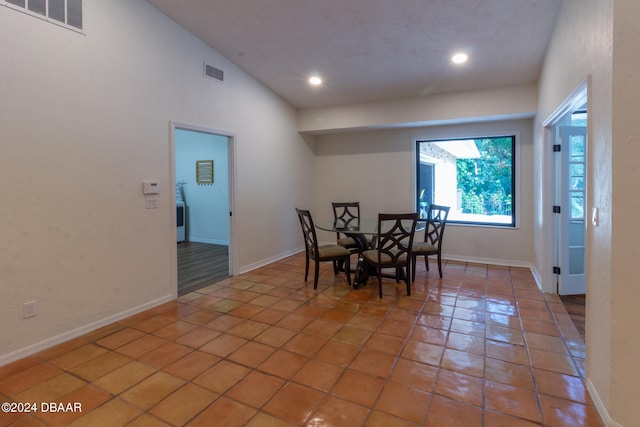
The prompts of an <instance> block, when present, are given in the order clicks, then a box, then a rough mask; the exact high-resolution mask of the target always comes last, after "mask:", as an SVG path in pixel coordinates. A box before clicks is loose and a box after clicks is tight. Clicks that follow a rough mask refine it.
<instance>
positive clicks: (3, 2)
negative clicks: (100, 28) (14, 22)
mask: <svg viewBox="0 0 640 427" xmlns="http://www.w3.org/2000/svg"><path fill="white" fill-rule="evenodd" d="M41 1H43V2H44V8H45V9H44V13H39V12H38V11H35V10H33V9H31V8H30V7H29V0H24V6H22V5H19V4H15V3H12V2H11V1H10V0H0V6H5V7H6V8H8V9H12V10H15V11H17V12H22V13H24V14H26V15H29V16H33V17H34V18H38V19H41V20H43V21H46V22H49V23H51V24H54V25H57V26H59V27H62V28H66V29H67V30H71V31H74V32H76V33H80V34H85V10H86V4H85V2H86V0H78V4H79V6H80V8H81V9H80V27H78V26H76V25H73V24H69V16H68V15H67V13H68V8H69V6H68V2H69V0H62V1H63V2H64V16H65V20H64V22H63V21H59V20H58V19H56V18H55V17H52V16H50V13H49V2H50V1H51V0H41Z"/></svg>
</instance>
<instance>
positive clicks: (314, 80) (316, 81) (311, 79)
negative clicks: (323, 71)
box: [309, 76, 322, 86]
mask: <svg viewBox="0 0 640 427" xmlns="http://www.w3.org/2000/svg"><path fill="white" fill-rule="evenodd" d="M309 84H311V85H312V86H320V85H321V84H322V79H321V78H320V77H318V76H312V77H309Z"/></svg>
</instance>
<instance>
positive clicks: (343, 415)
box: [308, 397, 369, 427]
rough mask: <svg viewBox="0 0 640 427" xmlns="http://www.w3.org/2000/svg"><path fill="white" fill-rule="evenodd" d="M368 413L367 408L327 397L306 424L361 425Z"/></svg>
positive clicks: (329, 425)
mask: <svg viewBox="0 0 640 427" xmlns="http://www.w3.org/2000/svg"><path fill="white" fill-rule="evenodd" d="M368 415H369V409H367V408H364V407H362V406H360V405H356V404H355V403H351V402H349V401H346V400H342V399H338V398H335V397H329V398H328V399H327V400H325V401H324V402H322V403H321V404H320V407H319V408H318V409H317V410H316V411H315V412H314V413H313V414H312V415H311V419H310V421H309V423H308V424H310V425H322V426H327V427H342V426H361V425H364V422H365V420H366V418H367V416H368Z"/></svg>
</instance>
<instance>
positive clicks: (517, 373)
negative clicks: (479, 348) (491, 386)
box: [485, 358, 534, 391]
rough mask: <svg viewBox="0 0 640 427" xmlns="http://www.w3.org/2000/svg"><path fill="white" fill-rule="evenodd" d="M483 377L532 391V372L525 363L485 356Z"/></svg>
mask: <svg viewBox="0 0 640 427" xmlns="http://www.w3.org/2000/svg"><path fill="white" fill-rule="evenodd" d="M485 378H486V379H487V380H491V381H495V382H499V383H502V384H507V385H511V386H514V387H519V388H524V389H527V390H532V391H533V389H534V386H533V373H532V372H531V368H529V367H528V366H525V365H517V364H515V363H509V362H504V361H502V360H498V359H492V358H487V362H486V369H485Z"/></svg>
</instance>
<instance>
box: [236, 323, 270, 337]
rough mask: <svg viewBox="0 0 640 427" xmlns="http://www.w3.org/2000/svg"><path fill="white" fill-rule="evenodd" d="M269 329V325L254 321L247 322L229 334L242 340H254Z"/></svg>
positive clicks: (237, 326)
mask: <svg viewBox="0 0 640 427" xmlns="http://www.w3.org/2000/svg"><path fill="white" fill-rule="evenodd" d="M267 328H269V325H268V324H267V323H262V322H256V321H254V320H246V321H244V322H242V323H240V324H238V325H236V326H234V327H233V328H231V329H229V331H228V332H227V333H228V334H230V335H235V336H237V337H240V338H246V339H252V338H255V337H256V336H257V335H259V334H260V333H261V332H263V331H264V330H265V329H267Z"/></svg>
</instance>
